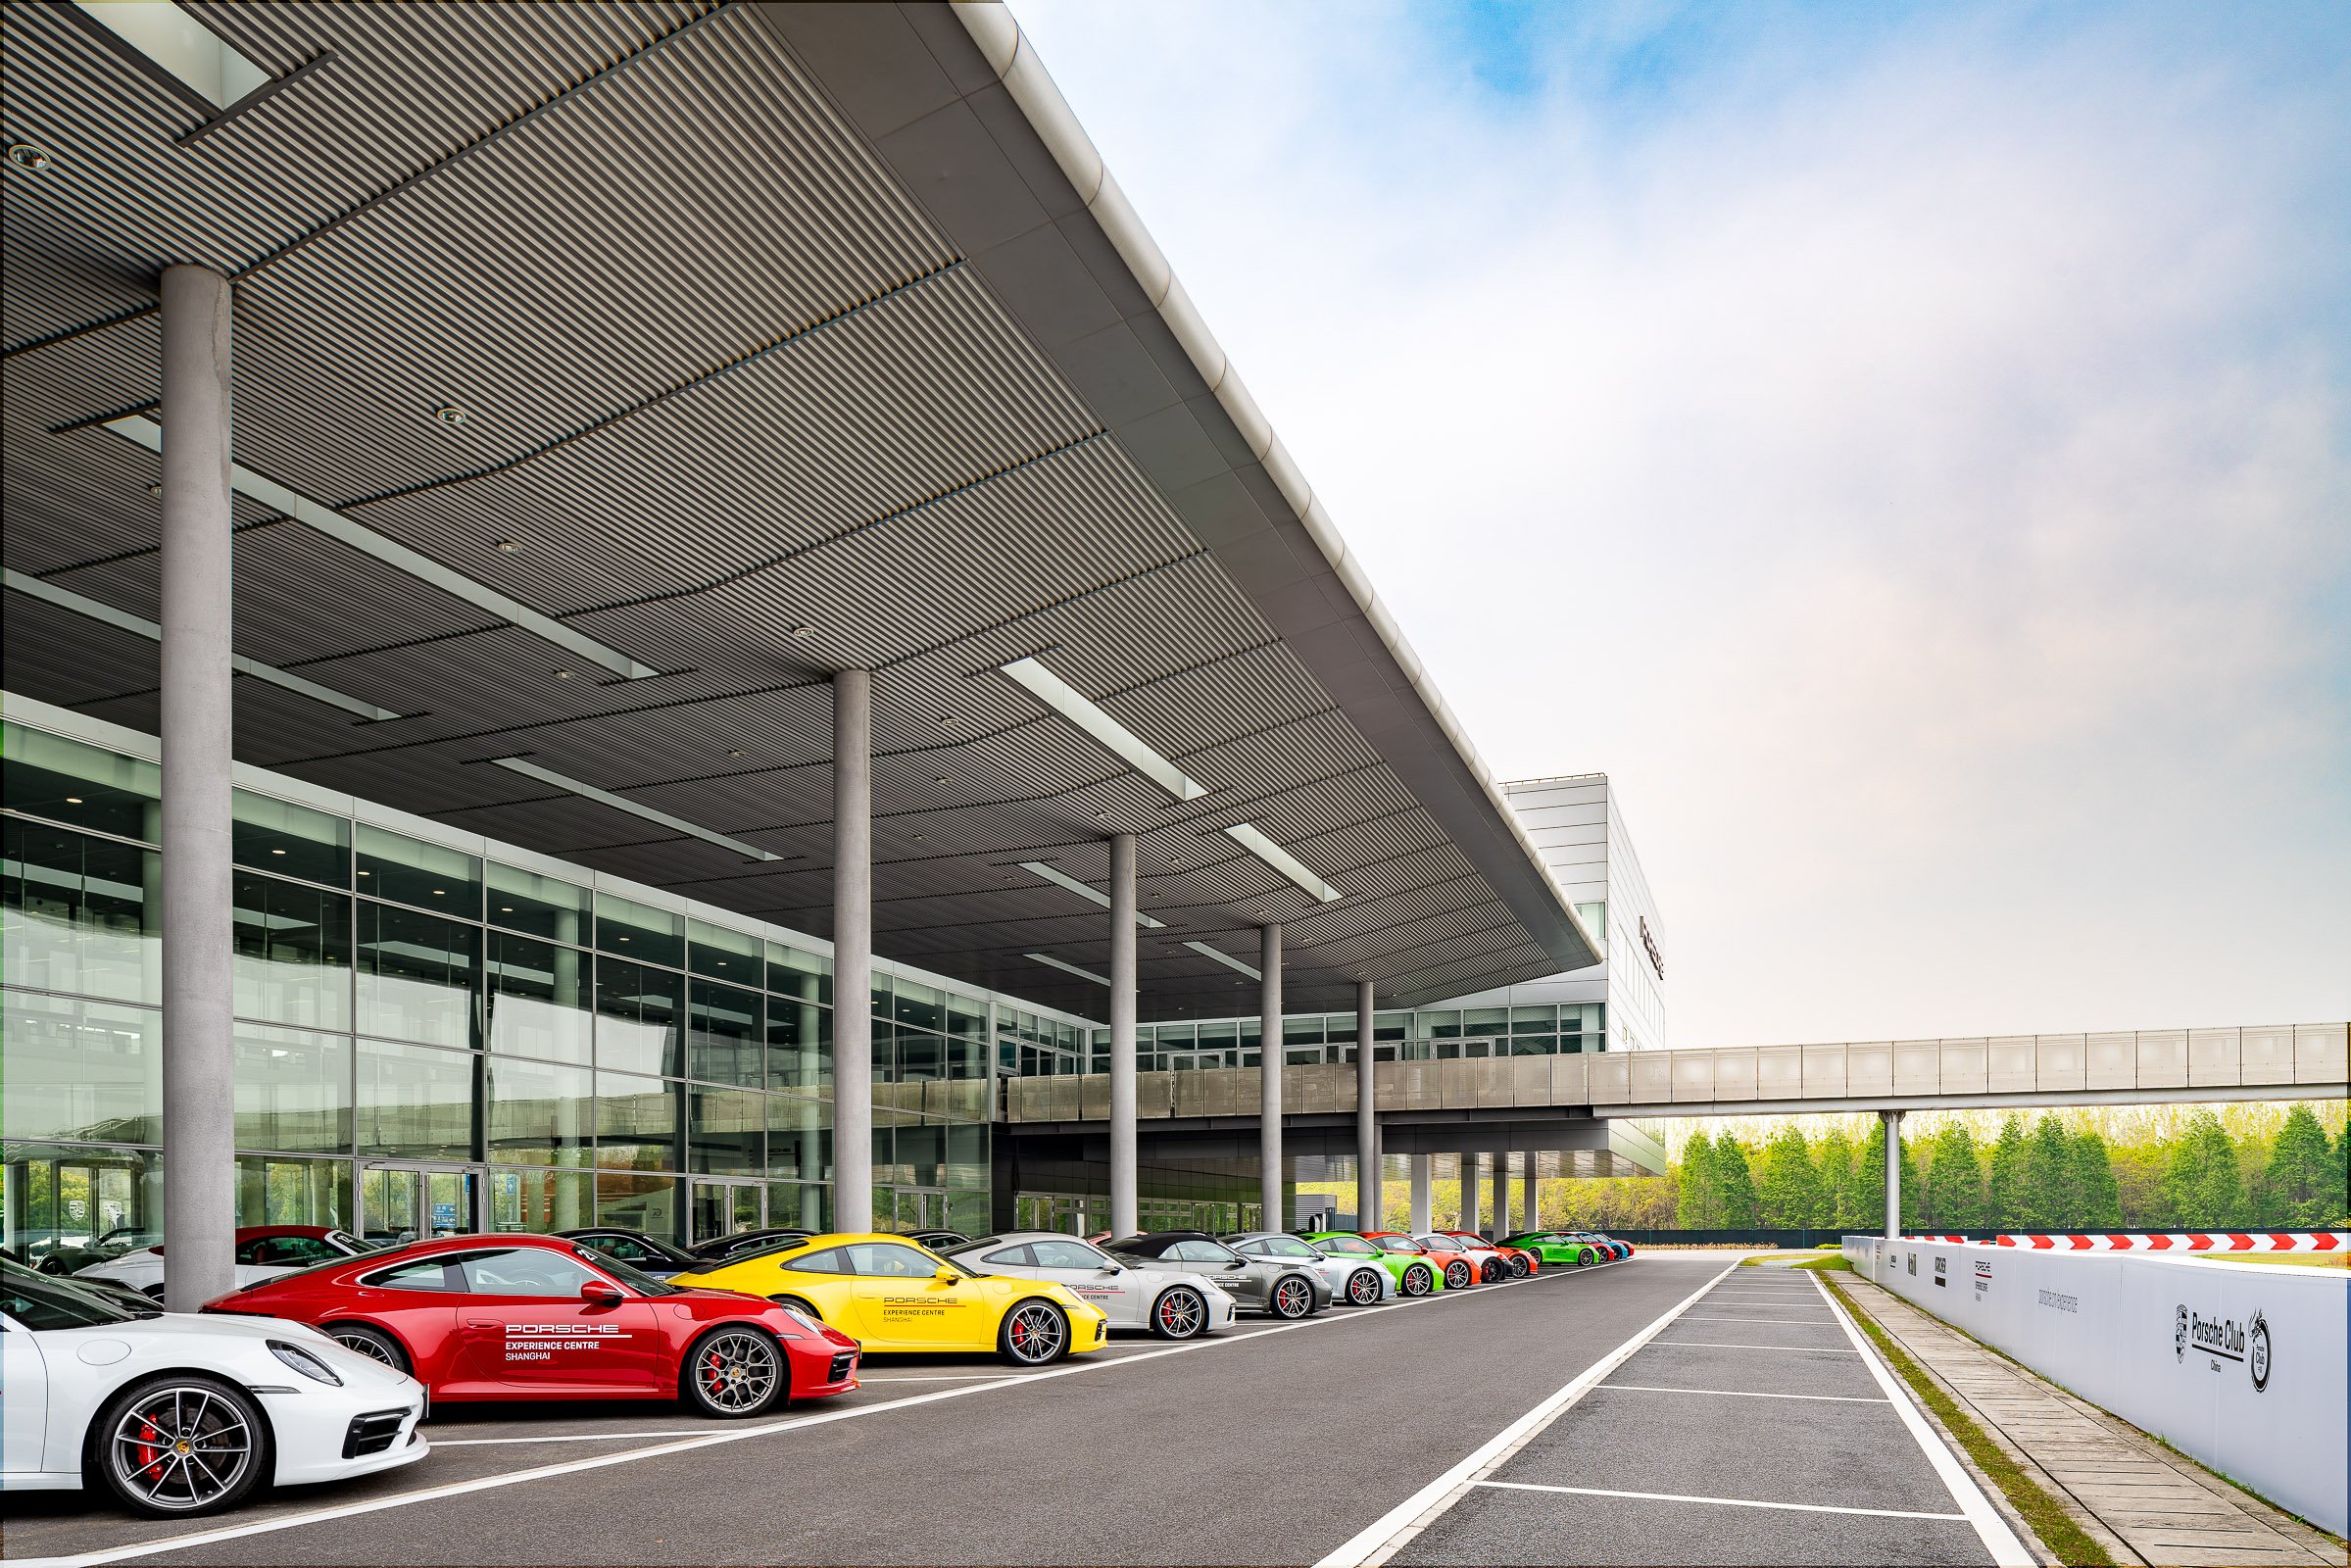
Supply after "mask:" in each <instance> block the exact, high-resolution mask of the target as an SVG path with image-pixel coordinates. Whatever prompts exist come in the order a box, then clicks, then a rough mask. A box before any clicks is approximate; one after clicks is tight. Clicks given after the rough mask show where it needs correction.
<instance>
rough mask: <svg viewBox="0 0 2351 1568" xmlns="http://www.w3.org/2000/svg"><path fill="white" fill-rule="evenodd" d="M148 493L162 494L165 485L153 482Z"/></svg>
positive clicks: (152, 494)
mask: <svg viewBox="0 0 2351 1568" xmlns="http://www.w3.org/2000/svg"><path fill="white" fill-rule="evenodd" d="M147 493H148V494H149V495H151V496H160V495H162V494H163V493H164V487H163V486H162V485H160V484H151V485H149V486H148V487H147Z"/></svg>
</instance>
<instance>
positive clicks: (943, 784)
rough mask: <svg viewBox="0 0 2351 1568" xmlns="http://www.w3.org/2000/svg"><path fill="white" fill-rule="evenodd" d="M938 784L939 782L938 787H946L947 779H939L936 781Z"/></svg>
mask: <svg viewBox="0 0 2351 1568" xmlns="http://www.w3.org/2000/svg"><path fill="white" fill-rule="evenodd" d="M938 784H939V787H940V788H941V789H945V788H946V787H947V780H945V779H940V780H939V781H938Z"/></svg>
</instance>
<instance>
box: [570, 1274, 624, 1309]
mask: <svg viewBox="0 0 2351 1568" xmlns="http://www.w3.org/2000/svg"><path fill="white" fill-rule="evenodd" d="M579 1299H581V1300H583V1301H593V1302H595V1303H596V1304H597V1305H599V1306H611V1305H612V1303H614V1302H615V1301H619V1300H622V1299H624V1298H623V1297H622V1296H621V1294H620V1287H619V1286H617V1285H614V1284H613V1283H612V1281H610V1280H589V1281H587V1282H586V1283H585V1284H583V1285H581V1286H580V1288H579Z"/></svg>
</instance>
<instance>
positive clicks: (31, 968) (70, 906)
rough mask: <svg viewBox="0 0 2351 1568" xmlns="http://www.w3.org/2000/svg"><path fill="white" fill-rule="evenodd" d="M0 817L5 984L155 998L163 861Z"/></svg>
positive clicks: (158, 992) (159, 985)
mask: <svg viewBox="0 0 2351 1568" xmlns="http://www.w3.org/2000/svg"><path fill="white" fill-rule="evenodd" d="M0 823H4V830H0V905H4V906H5V912H0V931H4V932H5V938H4V939H0V954H4V960H5V962H6V964H7V969H6V974H7V977H8V980H9V983H10V984H12V985H21V986H34V987H38V988H39V989H41V990H44V991H69V992H73V993H75V994H77V995H80V996H88V997H108V998H112V999H114V1000H117V1001H122V1002H159V1001H161V1000H162V996H163V945H162V940H161V939H162V930H163V915H162V910H161V908H160V907H159V903H158V893H159V890H160V888H161V885H162V884H161V876H162V870H163V858H162V857H161V856H159V855H157V854H156V853H155V852H154V851H153V850H141V849H137V848H134V847H133V846H131V845H127V844H117V843H114V842H113V841H111V840H108V839H97V838H91V837H89V836H88V835H86V834H82V833H70V832H67V831H66V830H65V829H63V828H54V827H44V826H42V825H40V824H38V823H34V822H26V821H23V820H20V819H19V818H16V817H8V818H5V819H0Z"/></svg>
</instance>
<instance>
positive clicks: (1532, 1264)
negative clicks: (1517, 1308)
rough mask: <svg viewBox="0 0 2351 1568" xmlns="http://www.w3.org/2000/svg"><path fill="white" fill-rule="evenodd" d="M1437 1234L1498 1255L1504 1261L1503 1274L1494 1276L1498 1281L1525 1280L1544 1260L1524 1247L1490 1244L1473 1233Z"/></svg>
mask: <svg viewBox="0 0 2351 1568" xmlns="http://www.w3.org/2000/svg"><path fill="white" fill-rule="evenodd" d="M1437 1234H1438V1235H1440V1236H1449V1237H1451V1238H1452V1239H1453V1240H1455V1241H1457V1242H1460V1243H1462V1244H1463V1245H1464V1246H1468V1247H1482V1248H1485V1249H1487V1250H1489V1251H1492V1252H1495V1253H1498V1254H1499V1255H1500V1257H1501V1260H1502V1272H1501V1273H1498V1274H1495V1275H1494V1276H1493V1278H1494V1279H1497V1280H1500V1279H1512V1280H1523V1279H1525V1278H1526V1277H1527V1276H1528V1275H1530V1274H1532V1273H1534V1272H1535V1270H1536V1269H1537V1267H1539V1266H1540V1265H1541V1262H1542V1259H1540V1258H1538V1257H1537V1256H1536V1255H1535V1254H1534V1253H1533V1252H1530V1251H1528V1250H1526V1249H1525V1248H1523V1247H1508V1246H1505V1245H1504V1244H1502V1243H1500V1242H1490V1241H1488V1240H1487V1239H1486V1238H1485V1237H1483V1236H1480V1235H1477V1234H1476V1233H1474V1232H1471V1231H1439V1232H1438V1233H1437Z"/></svg>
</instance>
